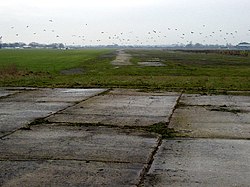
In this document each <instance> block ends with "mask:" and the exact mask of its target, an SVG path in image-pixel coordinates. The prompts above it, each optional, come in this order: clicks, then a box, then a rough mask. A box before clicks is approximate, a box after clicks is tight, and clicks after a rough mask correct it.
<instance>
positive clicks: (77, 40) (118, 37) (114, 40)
mask: <svg viewBox="0 0 250 187" xmlns="http://www.w3.org/2000/svg"><path fill="white" fill-rule="evenodd" d="M48 22H49V23H50V24H52V25H53V23H54V21H53V20H52V19H50V20H48ZM202 27H203V29H202V31H203V32H197V31H190V32H188V33H187V32H185V33H183V32H182V31H181V30H180V29H178V28H170V27H168V28H166V29H165V30H164V31H158V30H155V29H152V30H150V31H147V32H145V33H144V35H141V34H140V35H139V34H137V35H136V33H135V32H133V31H129V32H119V33H116V34H114V33H113V34H111V33H109V32H106V31H100V32H99V34H98V36H97V37H98V38H99V39H98V38H95V39H93V38H92V39H91V38H88V37H87V35H86V34H85V35H79V34H71V36H70V37H71V41H73V42H72V43H71V45H75V44H84V43H89V44H100V45H101V44H102V43H105V42H106V43H107V42H108V43H110V44H118V45H154V44H156V43H157V44H158V43H159V42H162V44H166V43H167V39H168V38H169V37H171V36H170V32H172V33H171V34H175V37H177V38H178V41H177V42H176V43H177V44H185V43H192V41H193V40H194V38H197V37H198V38H199V42H197V43H203V44H204V43H209V41H210V42H211V41H213V42H214V43H221V42H222V41H223V43H230V40H232V39H234V38H236V37H237V35H238V33H239V32H238V31H237V30H234V31H230V32H228V31H224V30H222V29H217V30H216V31H213V32H211V33H207V32H205V31H206V25H202ZM31 28H32V26H31V25H26V29H30V30H31ZM82 28H83V29H84V30H87V29H88V24H87V23H85V24H83V27H82ZM10 29H11V30H14V31H16V30H15V26H11V28H10ZM42 32H44V33H45V32H47V33H53V37H55V38H56V39H58V42H59V39H60V42H62V41H63V39H65V36H62V35H60V34H58V33H56V30H55V29H46V28H44V29H42ZM12 33H13V32H12ZM39 33H41V31H39V32H30V34H32V35H34V36H37V37H39ZM246 34H247V35H248V36H250V29H249V30H247V31H246ZM3 37H4V36H1V35H0V42H1V41H2V40H3ZM15 37H17V38H18V37H21V36H20V34H19V33H18V32H15ZM66 37H69V36H66Z"/></svg>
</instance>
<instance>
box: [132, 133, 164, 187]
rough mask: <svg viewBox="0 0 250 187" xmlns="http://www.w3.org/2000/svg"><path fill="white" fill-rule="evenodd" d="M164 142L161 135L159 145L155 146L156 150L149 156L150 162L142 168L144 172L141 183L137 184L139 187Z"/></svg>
mask: <svg viewBox="0 0 250 187" xmlns="http://www.w3.org/2000/svg"><path fill="white" fill-rule="evenodd" d="M161 144H162V137H159V139H158V144H157V146H156V147H155V148H154V150H153V151H152V153H151V155H150V157H149V161H148V163H147V164H146V165H145V167H144V169H143V170H142V173H141V175H140V180H139V183H138V184H137V185H136V186H138V187H140V186H141V185H142V183H143V181H144V179H145V176H146V175H147V173H148V171H149V170H150V168H151V166H152V164H153V161H154V157H155V155H156V153H157V151H158V150H159V148H160V146H161Z"/></svg>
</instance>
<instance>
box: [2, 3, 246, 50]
mask: <svg viewBox="0 0 250 187" xmlns="http://www.w3.org/2000/svg"><path fill="white" fill-rule="evenodd" d="M249 18H250V1H249V0H1V4H0V36H2V41H3V42H14V41H18V42H26V43H29V42H40V43H53V42H62V43H66V44H68V45H70V44H79V45H91V44H92V45H96V44H113V43H116V44H126V45H129V44H137V45H140V44H143V45H156V44H158V45H159V44H173V43H175V44H176V43H183V44H187V43H189V42H190V41H192V42H193V43H197V42H199V43H203V44H217V43H218V44H226V43H232V44H237V43H239V42H242V41H246V42H250V21H249Z"/></svg>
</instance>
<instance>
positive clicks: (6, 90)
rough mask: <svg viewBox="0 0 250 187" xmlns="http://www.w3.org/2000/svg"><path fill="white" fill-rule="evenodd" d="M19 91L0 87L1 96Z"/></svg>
mask: <svg viewBox="0 0 250 187" xmlns="http://www.w3.org/2000/svg"><path fill="white" fill-rule="evenodd" d="M15 93H18V91H17V90H8V89H4V88H0V98H1V97H6V96H9V95H12V94H15Z"/></svg>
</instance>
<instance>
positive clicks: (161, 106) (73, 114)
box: [48, 90, 179, 126]
mask: <svg viewBox="0 0 250 187" xmlns="http://www.w3.org/2000/svg"><path fill="white" fill-rule="evenodd" d="M178 97H179V94H177V93H159V94H157V93H152V94H150V93H143V92H136V91H131V90H128V91H126V90H114V91H112V92H110V93H109V94H105V95H100V96H96V97H94V98H91V99H89V100H87V101H84V102H81V103H79V104H77V105H75V106H73V107H70V108H68V109H67V110H64V111H62V112H59V113H57V114H55V115H54V116H51V117H49V118H48V120H49V121H51V122H72V123H101V124H107V125H117V126H147V125H152V124H155V123H159V122H168V120H169V117H170V115H171V114H172V112H173V109H174V107H175V105H176V101H177V99H178Z"/></svg>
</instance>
